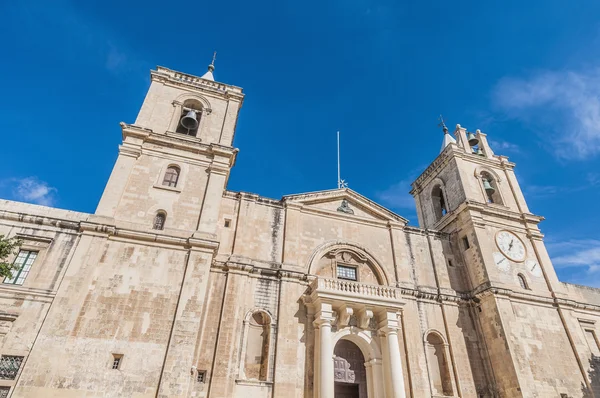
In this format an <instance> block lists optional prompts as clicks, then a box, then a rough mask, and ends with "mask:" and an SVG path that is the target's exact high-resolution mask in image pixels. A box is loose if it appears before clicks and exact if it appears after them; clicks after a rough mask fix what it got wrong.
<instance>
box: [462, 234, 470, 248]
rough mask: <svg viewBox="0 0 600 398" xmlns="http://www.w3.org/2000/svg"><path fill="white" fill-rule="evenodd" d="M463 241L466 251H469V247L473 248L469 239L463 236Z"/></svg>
mask: <svg viewBox="0 0 600 398" xmlns="http://www.w3.org/2000/svg"><path fill="white" fill-rule="evenodd" d="M462 241H463V246H464V247H465V250H467V249H468V248H469V247H471V245H469V238H467V237H466V236H463V238H462Z"/></svg>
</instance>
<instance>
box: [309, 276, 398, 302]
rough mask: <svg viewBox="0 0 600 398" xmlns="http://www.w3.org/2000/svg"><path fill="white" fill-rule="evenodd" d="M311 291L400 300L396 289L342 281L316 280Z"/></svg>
mask: <svg viewBox="0 0 600 398" xmlns="http://www.w3.org/2000/svg"><path fill="white" fill-rule="evenodd" d="M311 288H312V290H313V291H316V292H320V291H328V292H339V293H341V294H344V293H345V294H351V295H357V296H364V297H370V298H381V299H400V291H399V290H398V289H396V288H393V287H389V286H381V285H367V284H365V283H358V282H351V281H345V280H342V279H329V278H317V279H315V280H314V281H313V282H312V283H311Z"/></svg>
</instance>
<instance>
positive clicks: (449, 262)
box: [448, 259, 454, 267]
mask: <svg viewBox="0 0 600 398" xmlns="http://www.w3.org/2000/svg"><path fill="white" fill-rule="evenodd" d="M448 266H449V267H454V263H453V262H452V260H450V259H448Z"/></svg>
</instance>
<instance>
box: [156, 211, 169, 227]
mask: <svg viewBox="0 0 600 398" xmlns="http://www.w3.org/2000/svg"><path fill="white" fill-rule="evenodd" d="M166 220H167V214H166V213H165V212H163V211H159V212H158V213H156V216H154V223H153V224H152V229H158V230H163V229H165V221H166Z"/></svg>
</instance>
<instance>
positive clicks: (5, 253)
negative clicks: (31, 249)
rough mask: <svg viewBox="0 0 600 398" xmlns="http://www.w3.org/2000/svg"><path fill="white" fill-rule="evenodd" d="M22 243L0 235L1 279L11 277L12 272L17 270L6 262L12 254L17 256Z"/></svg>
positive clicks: (16, 239)
mask: <svg viewBox="0 0 600 398" xmlns="http://www.w3.org/2000/svg"><path fill="white" fill-rule="evenodd" d="M22 243H23V242H21V240H19V239H18V238H5V237H4V235H0V277H2V278H3V279H4V278H6V277H11V276H12V271H16V270H17V269H18V267H16V266H14V265H13V264H11V263H9V262H7V261H6V260H8V258H9V257H10V256H11V255H12V254H17V252H18V251H19V247H20V246H21V244H22Z"/></svg>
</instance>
